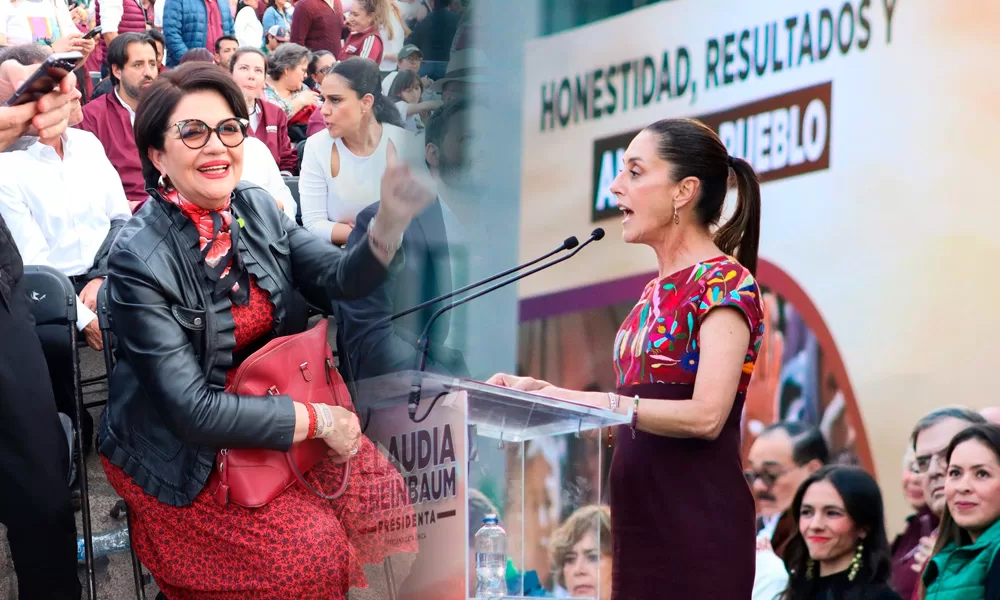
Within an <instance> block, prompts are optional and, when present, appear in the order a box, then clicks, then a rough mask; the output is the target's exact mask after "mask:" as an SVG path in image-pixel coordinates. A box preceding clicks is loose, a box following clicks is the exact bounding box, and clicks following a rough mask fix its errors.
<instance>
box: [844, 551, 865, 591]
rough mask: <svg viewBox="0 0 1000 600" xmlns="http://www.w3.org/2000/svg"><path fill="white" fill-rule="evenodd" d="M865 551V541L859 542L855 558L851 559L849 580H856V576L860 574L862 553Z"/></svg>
mask: <svg viewBox="0 0 1000 600" xmlns="http://www.w3.org/2000/svg"><path fill="white" fill-rule="evenodd" d="M864 551H865V543H864V541H861V542H858V551H857V552H855V553H854V558H853V559H852V560H851V572H850V573H848V574H847V580H848V581H854V578H855V577H857V576H858V571H860V570H861V555H862V554H863V553H864Z"/></svg>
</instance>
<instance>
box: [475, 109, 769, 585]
mask: <svg viewBox="0 0 1000 600" xmlns="http://www.w3.org/2000/svg"><path fill="white" fill-rule="evenodd" d="M624 159H625V165H624V168H623V170H622V172H621V173H620V174H619V175H618V177H617V178H616V179H615V181H614V184H613V185H612V187H611V191H612V192H613V193H614V194H615V195H616V196H617V198H618V206H619V208H620V209H621V210H622V212H623V214H624V220H623V221H622V230H623V231H622V235H623V238H624V240H625V242H627V243H630V244H645V245H647V246H650V247H652V249H653V251H654V252H655V253H656V258H657V263H658V267H659V275H658V277H657V278H656V279H654V280H652V281H650V282H649V284H648V285H646V288H645V290H644V291H643V293H642V296H641V297H640V298H639V302H638V303H637V304H636V305H635V308H633V309H632V312H631V313H630V314H629V316H628V318H626V320H625V322H624V323H623V324H622V327H621V329H620V330H619V332H618V336H617V338H616V340H615V346H614V362H615V365H614V367H615V372H616V374H617V377H618V391H617V393H609V394H603V393H600V392H578V391H572V390H566V389H562V388H557V387H555V386H552V385H551V384H549V383H547V382H545V381H539V380H536V379H532V378H524V377H514V376H511V375H495V376H494V377H493V378H491V379H490V383H494V384H497V385H502V386H506V387H512V388H517V389H521V390H525V391H530V392H536V393H538V394H542V395H546V396H551V397H555V398H562V399H566V400H571V401H575V402H583V403H587V404H592V405H596V406H601V407H603V408H610V409H611V410H614V411H617V412H619V413H624V414H627V413H628V411H629V410H630V409H631V410H632V411H633V413H632V415H633V419H632V423H631V426H622V427H619V431H618V432H617V433H616V435H615V438H616V439H615V451H614V457H613V459H612V461H611V475H610V484H609V485H610V500H611V520H612V536H613V554H612V557H613V558H612V560H613V564H614V567H613V575H612V598H613V599H614V600H653V599H660V598H685V599H687V598H692V599H694V598H697V599H698V600H747V599H749V598H750V595H751V591H752V588H753V580H754V560H755V554H754V553H755V542H754V536H755V526H754V501H753V497H752V495H751V493H750V488H749V487H748V486H747V483H746V480H745V479H744V476H743V473H742V466H741V460H740V417H741V414H742V412H743V402H744V397H745V393H746V389H747V385H748V384H749V382H750V376H751V374H752V373H753V367H754V361H755V360H756V358H757V351H758V349H759V348H760V341H761V337H762V334H763V311H762V306H761V300H760V290H759V289H758V287H757V282H756V281H755V280H754V277H753V273H754V271H755V270H756V266H757V245H758V240H759V235H760V186H759V184H758V181H757V175H756V174H755V173H754V171H753V168H752V167H751V166H750V165H749V164H748V163H747V162H746V161H744V160H742V159H739V158H734V157H731V156H729V154H728V152H727V150H726V147H725V146H724V145H723V144H722V142H721V141H720V140H719V138H718V136H717V135H716V134H715V132H713V131H712V130H711V129H709V128H708V127H707V126H705V125H704V124H702V123H700V122H698V121H693V120H687V119H667V120H663V121H658V122H656V123H654V124H652V125H650V126H649V127H647V128H646V129H644V130H643V131H642V132H640V133H639V134H638V135H637V136H636V137H635V139H633V140H632V142H631V143H630V144H629V147H628V150H627V151H626V153H625V156H624ZM731 172H732V174H733V176H734V178H735V184H736V187H737V190H738V201H737V205H736V209H735V212H734V214H733V215H732V217H730V218H729V219H728V220H727V221H726V223H725V224H724V225H722V226H721V227H717V224H718V222H719V220H720V218H721V216H722V209H723V204H724V203H725V198H726V192H727V190H728V188H729V182H730V173H731ZM733 255H735V258H733Z"/></svg>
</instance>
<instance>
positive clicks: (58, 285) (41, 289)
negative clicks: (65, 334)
mask: <svg viewBox="0 0 1000 600" xmlns="http://www.w3.org/2000/svg"><path fill="white" fill-rule="evenodd" d="M21 281H22V282H23V286H24V290H25V292H26V293H27V295H28V306H30V307H31V314H32V316H34V317H35V325H36V326H38V325H74V326H75V323H76V290H75V289H73V282H71V281H70V280H69V277H66V276H65V275H63V274H62V273H60V272H59V271H58V270H56V269H55V268H53V267H49V266H46V265H25V267H24V278H23V279H22V280H21Z"/></svg>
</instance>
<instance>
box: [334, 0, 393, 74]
mask: <svg viewBox="0 0 1000 600" xmlns="http://www.w3.org/2000/svg"><path fill="white" fill-rule="evenodd" d="M386 1H387V0H354V3H353V4H351V10H350V11H348V13H347V26H348V27H350V29H351V34H350V35H349V36H347V41H345V42H344V45H343V47H342V48H341V49H340V54H339V55H338V56H337V59H338V60H347V59H348V58H351V57H352V56H359V57H361V58H368V59H371V60H373V61H375V64H379V63H381V62H382V54H383V52H384V48H385V45H384V44H383V42H382V37H381V36H380V35H379V33H378V24H377V23H376V22H375V16H376V15H377V14H378V13H377V12H376V11H378V10H379V9H380V6H379V4H380V3H381V2H386Z"/></svg>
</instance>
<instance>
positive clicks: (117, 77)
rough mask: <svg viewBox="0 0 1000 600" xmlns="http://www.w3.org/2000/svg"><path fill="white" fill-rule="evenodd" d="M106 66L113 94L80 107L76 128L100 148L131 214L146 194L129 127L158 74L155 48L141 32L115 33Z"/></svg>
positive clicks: (133, 139) (144, 198)
mask: <svg viewBox="0 0 1000 600" xmlns="http://www.w3.org/2000/svg"><path fill="white" fill-rule="evenodd" d="M108 65H109V66H110V68H111V80H112V81H113V82H114V85H115V88H114V91H113V92H112V93H110V94H104V95H103V96H101V97H99V98H97V99H95V100H93V101H91V102H88V103H87V104H86V105H85V106H84V107H83V122H81V123H80V125H79V128H80V129H83V130H84V131H89V132H90V133H92V134H94V136H95V137H97V139H98V140H100V142H101V145H102V146H104V152H105V153H106V154H107V155H108V160H110V161H111V164H112V165H113V166H114V168H115V170H116V171H118V174H119V176H120V177H121V180H122V187H123V188H124V189H125V197H126V198H128V203H129V208H131V209H132V212H133V213H134V212H135V211H136V210H138V209H139V207H140V206H141V205H142V203H143V202H145V200H146V198H147V197H148V196H149V194H147V193H146V186H145V184H144V183H143V179H142V165H141V163H140V162H139V152H138V150H136V146H135V138H134V136H133V133H132V124H133V122H134V121H135V109H136V107H137V106H138V105H139V95H140V93H141V92H142V90H143V88H145V87H147V86H148V85H149V84H151V83H153V80H154V79H156V76H157V75H158V74H159V69H158V68H157V67H158V61H157V55H156V46H155V45H154V43H153V40H152V38H150V37H149V36H147V35H146V34H144V33H134V32H133V33H122V34H119V35H118V36H117V37H115V39H113V40H112V41H111V45H110V46H108Z"/></svg>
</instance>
